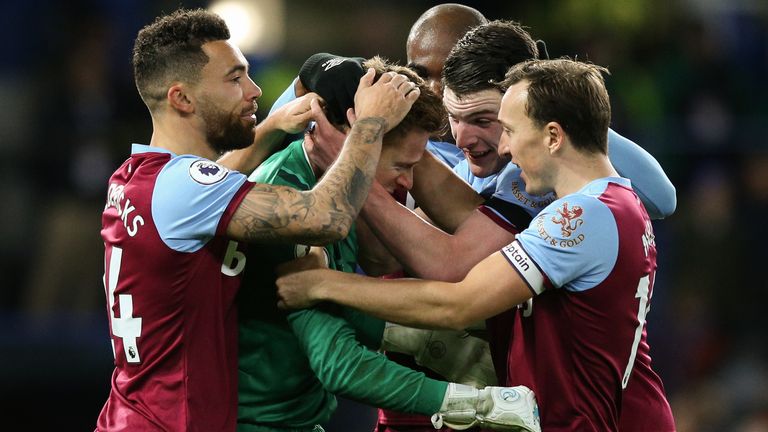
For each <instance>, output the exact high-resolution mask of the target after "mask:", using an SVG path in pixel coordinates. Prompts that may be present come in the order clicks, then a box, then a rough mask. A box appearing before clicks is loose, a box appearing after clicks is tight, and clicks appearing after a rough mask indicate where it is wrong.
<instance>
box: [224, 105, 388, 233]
mask: <svg viewBox="0 0 768 432" xmlns="http://www.w3.org/2000/svg"><path fill="white" fill-rule="evenodd" d="M385 130H386V121H385V120H384V119H382V118H377V117H373V118H363V119H359V120H358V121H357V122H355V124H354V125H353V127H352V129H351V131H350V133H349V136H348V137H347V142H346V143H345V145H344V148H343V149H342V151H341V154H340V155H339V159H338V161H336V163H335V164H333V166H332V167H331V168H330V169H329V170H328V172H327V173H326V174H325V176H324V177H323V179H322V180H321V181H320V183H318V184H317V186H315V188H314V189H312V190H311V191H304V192H302V191H298V190H295V189H291V188H287V187H283V186H274V185H266V184H257V185H254V187H253V189H252V190H251V191H250V192H249V193H248V196H247V197H246V198H245V199H244V200H243V202H242V203H241V204H240V206H239V207H238V209H237V211H236V212H235V214H234V215H233V217H232V220H231V221H230V224H229V227H228V229H227V232H228V234H229V235H230V236H232V237H234V238H236V239H240V240H245V241H258V242H281V241H285V242H301V243H304V244H326V243H329V242H332V241H338V240H341V239H343V238H344V237H346V236H347V235H348V234H349V230H350V228H351V227H352V223H353V222H354V220H355V218H356V217H357V214H358V212H359V211H360V208H361V207H362V205H363V203H364V202H365V199H366V197H367V196H368V190H369V189H370V186H371V182H372V181H373V177H374V174H375V173H376V165H377V164H378V161H379V153H380V152H381V140H382V136H383V135H384V131H385Z"/></svg>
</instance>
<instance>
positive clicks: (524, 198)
mask: <svg viewBox="0 0 768 432" xmlns="http://www.w3.org/2000/svg"><path fill="white" fill-rule="evenodd" d="M512 195H513V196H514V197H515V198H517V200H518V201H520V202H521V203H522V204H523V205H525V206H527V207H529V208H532V209H534V210H536V209H538V210H541V209H543V208H544V207H546V206H548V205H550V204H551V203H552V202H553V201H554V200H555V196H554V195H552V194H547V195H544V196H540V197H534V196H531V195H528V194H527V193H526V192H525V185H524V184H523V183H522V182H519V181H513V182H512Z"/></svg>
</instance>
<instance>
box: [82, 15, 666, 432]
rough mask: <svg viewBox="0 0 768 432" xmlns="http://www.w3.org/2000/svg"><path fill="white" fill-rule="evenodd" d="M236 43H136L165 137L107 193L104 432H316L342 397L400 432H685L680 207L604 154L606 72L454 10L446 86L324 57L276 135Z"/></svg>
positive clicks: (303, 79) (620, 156) (432, 28)
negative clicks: (670, 234) (664, 305)
mask: <svg viewBox="0 0 768 432" xmlns="http://www.w3.org/2000/svg"><path fill="white" fill-rule="evenodd" d="M470 28H471V30H469V29H470ZM467 30H469V31H468V32H467ZM465 33H466V34H465ZM228 39H229V31H228V29H227V27H226V24H224V23H223V21H222V20H221V19H220V18H219V17H217V16H216V15H214V14H211V13H208V12H205V11H202V10H195V11H186V10H180V11H176V12H174V13H172V14H170V15H167V16H164V17H161V18H159V19H158V20H157V21H155V23H153V24H151V25H149V26H147V27H145V28H144V29H143V30H142V31H141V32H140V33H139V36H138V37H137V40H136V44H135V47H134V73H135V78H136V84H137V88H138V90H139V93H140V95H141V97H142V99H143V100H144V102H145V103H146V105H147V107H148V108H149V110H150V114H151V116H152V122H153V135H152V138H151V140H150V144H149V145H148V146H145V145H139V144H134V145H133V149H132V153H131V156H130V158H128V160H126V162H125V163H124V164H123V165H122V166H121V167H120V168H119V169H118V170H117V171H116V172H115V174H113V176H112V177H111V178H110V180H109V183H110V191H111V192H110V197H109V203H110V205H108V206H107V207H106V208H105V210H104V214H103V219H102V220H103V226H102V237H103V238H104V242H105V248H106V253H105V277H104V282H105V289H106V294H107V306H108V313H109V317H110V330H111V335H112V344H113V350H114V354H115V371H114V373H113V377H112V389H111V392H110V395H109V398H108V400H107V403H106V405H105V406H104V408H103V410H102V412H101V414H100V416H99V419H98V422H97V428H96V429H97V430H99V431H117V430H131V431H135V430H200V431H218V430H224V431H230V430H235V429H237V430H240V431H319V430H322V428H321V427H320V426H319V424H321V423H324V422H326V421H327V420H328V419H329V418H330V415H331V414H332V412H333V410H334V409H335V407H336V402H335V397H334V395H341V396H345V397H348V398H351V399H355V400H359V401H362V402H364V403H367V404H370V405H373V406H378V407H381V408H383V410H382V411H380V415H379V420H378V424H377V425H376V430H379V431H416V430H428V429H429V430H434V428H441V429H443V430H450V429H449V428H453V429H467V428H486V429H494V430H525V431H538V430H598V431H604V430H622V431H624V430H630V431H631V430H637V431H643V430H646V431H665V430H674V422H673V419H672V415H671V411H670V410H669V405H668V403H667V401H666V398H665V395H664V391H663V385H662V383H661V380H660V379H659V378H658V376H657V375H656V374H655V373H654V372H653V370H652V368H651V364H650V355H649V347H648V344H647V342H646V337H645V335H646V331H645V329H646V314H647V312H648V310H649V301H650V298H651V295H652V290H653V282H654V274H655V270H656V248H655V242H654V234H653V228H652V225H651V222H650V220H651V219H650V217H649V214H650V215H651V216H653V217H654V218H660V217H664V216H666V215H668V214H671V213H672V212H673V211H674V206H675V197H674V188H673V187H672V185H671V184H670V183H669V181H668V180H667V178H666V176H665V175H664V173H663V170H662V169H661V167H659V166H658V163H656V161H655V160H654V159H653V157H652V156H650V155H649V154H648V153H646V152H645V151H643V150H642V149H641V148H640V147H638V146H637V145H635V144H634V143H632V142H631V141H629V140H627V139H625V138H623V137H621V136H620V135H618V134H617V133H615V132H613V131H611V130H609V128H608V127H609V123H610V104H609V101H608V95H607V92H606V90H605V86H604V82H603V74H604V73H606V72H607V71H605V70H604V69H602V68H600V67H598V66H594V65H590V64H585V63H581V62H576V61H572V60H568V59H558V60H547V59H544V60H538V57H539V54H540V53H539V46H538V45H537V44H536V42H535V41H533V39H532V38H531V37H530V35H529V34H528V33H527V32H526V31H525V30H524V29H522V28H521V27H520V26H519V25H518V24H516V23H513V22H509V21H491V22H487V21H486V20H485V19H484V18H483V17H482V15H480V14H479V13H478V12H477V11H475V10H474V9H471V8H466V7H463V6H460V5H453V4H450V5H441V6H437V7H435V8H432V9H430V10H429V11H427V12H426V13H425V14H424V15H422V17H421V18H420V19H419V21H417V22H416V24H414V27H413V29H412V30H411V35H410V36H409V41H408V44H409V45H408V57H409V66H410V67H411V69H413V70H415V71H416V72H418V73H420V74H421V75H423V77H424V78H426V80H425V79H422V78H420V77H419V76H418V75H417V74H416V73H414V72H411V70H409V69H406V68H403V67H400V66H396V65H393V64H390V63H388V62H386V61H384V60H382V59H380V58H377V57H374V58H372V59H367V60H366V59H361V58H348V57H340V56H335V55H331V54H318V55H315V56H312V57H311V58H310V59H308V60H307V62H306V63H305V64H304V66H303V67H302V70H301V71H300V73H299V77H298V78H297V80H295V81H294V83H293V85H292V86H291V88H289V89H288V90H286V93H285V94H284V96H283V97H281V99H280V101H278V104H276V107H275V108H273V112H272V113H271V114H270V115H269V116H268V117H267V118H266V119H264V120H263V121H261V122H259V124H258V125H257V124H256V123H257V122H256V118H255V112H256V108H257V100H258V98H259V97H260V95H261V90H260V89H259V88H258V86H256V84H254V83H253V81H251V79H250V78H249V76H248V64H247V61H246V60H245V58H244V56H243V55H242V53H240V51H239V49H238V48H237V47H235V46H233V45H232V44H231V43H230V42H228ZM457 40H458V43H457ZM489 41H495V42H497V43H494V44H491V43H488V42H489ZM454 45H455V46H454ZM425 46H428V47H430V48H429V49H424V47H425ZM445 46H447V47H448V48H449V49H450V53H449V49H446V50H444V51H442V52H441V51H440V48H442V47H445ZM451 47H452V48H451ZM494 50H497V51H496V52H494ZM443 63H444V65H443ZM435 74H438V75H440V74H442V78H443V79H442V81H441V82H442V83H444V85H445V88H444V89H443V88H442V87H441V86H440V85H438V82H439V81H438V80H436V79H435V76H434V75H435ZM434 90H437V91H438V92H439V93H436V92H435V91H434ZM441 98H442V99H443V104H441ZM323 108H324V109H323ZM446 110H447V113H448V118H449V122H450V126H451V132H452V136H453V138H454V139H455V141H456V143H455V145H454V144H453V143H446V142H443V141H442V140H441V139H440V137H441V135H442V134H443V133H444V132H445V131H444V130H442V129H441V125H442V123H443V119H444V114H445V111H446ZM310 120H312V121H313V123H312V126H311V127H310V129H309V130H307V131H306V132H304V131H305V129H307V126H308V125H309V122H310ZM302 132H304V133H302ZM285 142H287V146H285V144H284V143H285ZM282 147H284V148H282ZM278 148H282V150H279V151H277V152H275V150H276V149H278ZM272 153H274V154H272ZM609 154H610V159H609V158H608V155H609ZM214 161H216V162H214ZM510 161H511V162H510ZM251 172H252V174H251V177H250V178H246V175H245V174H241V173H251ZM625 177H626V178H625ZM629 179H631V182H630V180H629ZM408 190H410V193H408ZM414 200H415V203H416V205H417V206H418V209H417V210H412V209H411V208H408V204H412V201H414ZM401 203H402V204H401ZM403 204H405V205H403ZM410 207H413V205H411V206H410ZM129 213H133V215H132V216H131V217H133V218H134V219H133V220H134V221H136V220H138V217H141V224H139V225H140V226H136V225H135V224H133V225H131V227H132V228H133V229H131V230H129V229H128V228H129V226H128V225H126V224H125V223H124V221H125V220H126V216H127V215H128V214H129ZM304 245H318V246H323V248H309V247H308V246H304ZM297 257H301V258H299V259H298V260H295V261H293V260H292V259H293V258H297ZM317 267H330V269H333V270H329V269H325V270H321V269H316V268H317ZM334 270H336V271H334ZM356 272H357V273H363V272H364V273H366V274H368V275H373V276H385V275H386V276H385V277H379V278H372V277H370V276H362V275H360V274H354V273H356ZM393 275H395V276H393ZM397 275H399V276H415V277H421V278H424V279H423V280H413V279H402V280H394V279H396V278H397ZM280 276H282V277H280ZM429 279H433V280H434V281H432V280H429ZM275 281H277V282H275ZM439 281H442V282H439ZM275 283H277V286H278V287H279V291H278V292H276V291H275V288H274V285H275ZM278 302H279V303H280V305H281V307H282V308H280V309H278V307H277V304H278ZM309 306H312V307H310V308H308V309H301V310H290V311H289V310H284V309H283V308H288V307H290V308H306V307H309ZM417 328H426V329H445V330H419V329H417ZM467 329H471V330H470V333H471V334H472V335H469V334H468V333H467V332H466V331H465V330H467ZM448 330H451V331H448ZM478 335H480V336H482V337H479V336H478ZM435 346H439V347H445V350H438V351H439V352H436V351H435V350H434V349H432V348H433V347H435ZM377 350H385V351H387V352H388V353H390V354H389V355H390V356H391V357H392V359H388V358H387V357H385V356H384V355H381V354H380V353H378V352H377ZM398 353H399V354H398ZM403 354H405V355H407V356H408V357H407V358H399V357H397V356H398V355H403ZM394 360H397V361H398V362H399V363H406V364H408V365H409V366H412V367H414V368H419V369H420V371H416V370H414V369H413V368H409V367H406V366H404V365H401V364H398V363H397V362H395V361H394ZM422 367H426V369H423V368H422ZM425 371H427V372H426V374H425ZM435 372H438V373H439V374H440V375H436V374H435ZM427 374H429V376H427ZM446 378H447V379H446ZM448 380H450V381H453V382H447V381H448ZM497 383H498V384H499V385H501V386H495V384H497ZM537 401H538V405H537ZM429 416H431V417H429Z"/></svg>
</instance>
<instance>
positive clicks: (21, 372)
mask: <svg viewBox="0 0 768 432" xmlns="http://www.w3.org/2000/svg"><path fill="white" fill-rule="evenodd" d="M250 3H253V4H257V5H259V4H267V3H269V4H276V5H277V7H278V10H280V9H281V10H282V11H283V13H282V16H278V18H275V19H271V21H270V22H271V23H272V24H275V23H277V24H280V25H283V26H284V27H283V31H282V32H280V31H278V30H274V31H272V33H274V34H276V35H277V36H278V37H277V41H278V46H277V48H276V49H275V50H274V51H273V52H272V53H271V54H269V53H268V54H249V59H250V61H251V64H252V65H253V68H252V75H253V77H254V79H255V81H256V82H257V83H258V84H259V85H260V86H261V87H262V88H263V89H264V96H263V98H262V100H261V101H260V106H261V109H262V112H261V117H262V118H263V115H264V114H265V113H266V111H265V110H266V109H267V108H268V107H269V106H270V105H271V103H272V101H273V100H274V98H275V97H276V96H277V95H278V94H279V93H280V92H281V91H282V90H283V89H284V88H285V86H286V85H287V84H288V82H289V81H290V80H291V78H292V77H293V76H294V75H295V74H296V73H297V69H298V67H299V66H300V65H301V63H302V62H303V60H304V58H306V57H307V56H308V55H310V54H312V53H315V52H318V51H330V52H334V53H338V54H345V55H357V56H363V57H369V56H372V55H374V54H381V55H384V56H386V57H388V58H390V59H392V60H398V61H400V62H401V63H404V62H405V40H406V36H407V33H408V30H409V28H410V26H411V24H412V23H413V21H414V20H415V19H416V18H417V17H418V16H419V15H420V14H421V13H422V12H423V11H424V10H426V9H427V8H428V7H430V6H432V5H433V4H434V3H431V2H425V1H414V0H410V1H405V0H390V1H386V2H385V1H379V0H367V1H337V2H323V1H293V0H292V1H283V0H271V1H269V2H266V3H265V1H259V0H251V1H250ZM180 4H183V5H184V6H187V7H194V6H203V7H205V6H207V2H194V1H189V2H182V3H180V2H178V1H148V0H141V1H132V0H109V1H95V0H94V1H83V0H78V1H68V2H56V1H53V0H28V1H19V0H11V1H10V2H8V1H6V2H3V4H2V8H3V13H2V14H0V41H2V44H3V47H4V49H3V50H2V55H1V56H0V103H2V115H0V203H2V204H0V239H1V240H2V241H1V243H0V275H2V282H3V288H2V290H0V389H1V392H0V407H2V408H0V411H2V412H3V413H4V415H3V423H4V425H24V426H25V429H27V430H49V429H55V430H63V431H70V430H72V431H75V430H92V429H93V427H94V425H95V421H96V417H97V415H98V412H99V410H100V409H101V406H102V405H103V403H104V401H105V400H106V397H107V394H108V391H109V378H110V374H111V368H112V352H111V349H110V344H109V338H108V335H107V331H108V326H107V316H106V313H105V305H104V303H105V297H104V288H103V285H102V281H101V278H102V274H103V245H102V242H101V239H100V237H99V229H100V216H101V209H102V208H103V206H104V202H105V196H106V180H107V178H108V176H109V174H111V172H112V171H113V170H114V169H115V168H116V167H117V166H118V165H119V164H120V163H121V162H122V161H123V160H124V159H125V158H126V157H127V155H128V154H129V151H130V150H129V149H130V147H129V145H130V143H131V142H143V143H147V142H148V141H149V138H150V134H151V122H150V118H149V115H148V112H147V111H146V109H145V107H144V106H143V104H142V103H141V101H140V99H139V97H138V94H137V92H136V90H135V88H134V85H133V81H132V76H131V67H130V50H131V47H132V43H133V38H134V37H135V35H136V33H137V31H138V30H139V29H140V28H141V27H142V26H143V25H145V24H147V23H149V22H151V21H152V20H153V18H154V17H155V16H156V15H158V14H159V13H160V12H163V11H165V12H168V11H171V10H173V9H175V8H176V7H177V6H179V5H180ZM465 4H468V5H471V6H474V7H476V8H478V9H479V10H480V11H481V12H483V13H484V14H485V15H486V16H487V17H488V18H490V19H495V18H506V19H515V20H518V21H520V22H522V23H523V24H525V25H527V26H529V27H530V28H529V30H530V32H531V33H532V35H533V36H534V38H541V39H544V40H545V41H546V42H547V44H548V47H549V53H550V56H552V57H558V56H562V55H569V56H572V57H573V56H577V57H578V58H580V59H588V60H590V61H592V62H594V63H597V64H600V65H603V66H607V67H609V68H610V70H611V72H612V75H611V76H610V77H609V78H608V86H609V91H610V93H611V97H612V104H613V112H614V115H613V124H612V126H613V128H614V129H615V130H617V131H619V132H620V133H622V134H623V135H625V136H627V137H629V138H632V139H633V140H635V141H636V142H638V143H639V144H641V145H642V146H643V147H645V148H646V149H647V150H648V151H650V152H651V153H652V154H653V155H654V156H655V157H656V158H657V159H658V160H659V161H660V162H661V163H662V165H663V167H664V168H665V170H666V172H667V174H668V175H669V177H670V178H671V179H672V181H673V183H674V184H675V186H676V187H677V198H678V207H677V212H676V213H675V214H674V215H673V216H672V217H670V218H668V219H667V220H663V221H657V222H656V223H655V230H656V235H657V237H656V240H657V245H658V250H659V271H658V275H657V281H656V286H655V290H654V298H653V302H652V310H651V313H650V314H649V326H648V328H649V334H650V336H649V337H650V343H651V346H652V355H653V358H654V364H655V367H656V369H657V370H658V371H659V373H660V374H661V376H662V378H663V379H664V382H665V384H666V388H667V392H668V396H669V398H670V401H671V402H672V407H673V410H674V413H675V417H676V421H677V424H678V428H679V430H680V431H710V430H711V431H719V430H733V431H740V432H757V431H768V370H767V367H766V365H767V364H768V363H767V362H766V356H767V355H768V352H767V351H768V350H767V348H768V337H766V334H765V333H766V330H767V329H768V313H767V311H766V310H765V309H766V305H767V304H768V302H767V301H766V300H768V283H767V282H766V272H765V268H766V267H765V266H766V265H767V264H768V260H767V259H766V258H768V256H767V255H768V253H766V242H768V142H767V138H766V136H767V135H768V134H767V133H768V103H767V102H766V97H768V86H767V85H766V82H765V80H766V76H768V73H767V72H768V2H765V1H758V0H753V1H749V0H728V1H726V0H621V1H614V0H589V1H586V0H559V1H555V0H541V1H506V2H466V3H465ZM280 35H282V37H280ZM370 415H371V411H370V410H364V409H362V408H361V407H359V406H354V405H342V408H341V409H340V410H339V412H338V414H337V416H336V417H335V419H334V423H332V424H331V425H329V427H328V430H329V431H330V432H336V431H343V432H345V431H352V432H356V431H362V430H365V431H367V430H370V427H369V426H370ZM3 429H7V427H6V426H4V427H3ZM7 430H10V429H7Z"/></svg>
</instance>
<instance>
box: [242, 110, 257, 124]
mask: <svg viewBox="0 0 768 432" xmlns="http://www.w3.org/2000/svg"><path fill="white" fill-rule="evenodd" d="M240 118H241V119H243V120H246V121H251V122H254V123H256V112H255V111H250V112H248V113H245V114H243V115H241V116H240Z"/></svg>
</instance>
